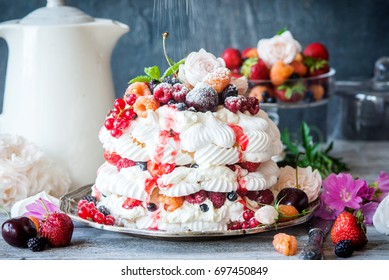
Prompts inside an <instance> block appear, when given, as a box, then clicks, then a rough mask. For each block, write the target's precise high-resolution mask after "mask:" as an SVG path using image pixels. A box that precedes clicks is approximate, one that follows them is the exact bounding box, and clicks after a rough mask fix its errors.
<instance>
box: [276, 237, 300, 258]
mask: <svg viewBox="0 0 389 280" xmlns="http://www.w3.org/2000/svg"><path fill="white" fill-rule="evenodd" d="M273 246H274V249H276V250H277V251H278V252H280V253H281V254H284V255H285V256H293V255H295V254H296V253H297V247H298V242H297V239H296V237H294V236H293V235H288V234H286V233H277V234H276V235H275V236H274V239H273Z"/></svg>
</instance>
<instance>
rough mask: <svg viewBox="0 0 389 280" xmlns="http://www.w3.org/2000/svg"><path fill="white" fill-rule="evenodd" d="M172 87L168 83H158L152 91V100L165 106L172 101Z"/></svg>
mask: <svg viewBox="0 0 389 280" xmlns="http://www.w3.org/2000/svg"><path fill="white" fill-rule="evenodd" d="M172 94H173V86H172V85H171V84H169V83H160V84H158V85H157V86H156V87H155V89H154V93H153V95H154V98H155V99H156V100H158V101H159V102H161V103H163V104H166V103H168V101H169V100H170V99H172Z"/></svg>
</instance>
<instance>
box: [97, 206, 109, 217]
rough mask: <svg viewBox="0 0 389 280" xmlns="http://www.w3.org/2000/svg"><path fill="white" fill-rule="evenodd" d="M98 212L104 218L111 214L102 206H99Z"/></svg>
mask: <svg viewBox="0 0 389 280" xmlns="http://www.w3.org/2000/svg"><path fill="white" fill-rule="evenodd" d="M98 210H99V211H100V212H101V213H103V214H104V216H107V215H109V214H111V212H110V211H109V210H108V208H107V207H105V206H104V205H101V206H99V208H98Z"/></svg>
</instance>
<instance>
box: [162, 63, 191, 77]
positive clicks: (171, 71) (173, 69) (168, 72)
mask: <svg viewBox="0 0 389 280" xmlns="http://www.w3.org/2000/svg"><path fill="white" fill-rule="evenodd" d="M184 63H185V58H183V59H181V60H180V61H178V62H177V63H175V64H173V65H172V66H170V67H169V68H168V69H166V71H165V73H163V76H162V77H161V79H164V78H166V77H168V76H171V75H173V74H175V73H177V71H178V68H179V67H180V65H181V64H184Z"/></svg>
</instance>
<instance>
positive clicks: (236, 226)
mask: <svg viewBox="0 0 389 280" xmlns="http://www.w3.org/2000/svg"><path fill="white" fill-rule="evenodd" d="M227 229H228V230H238V229H242V223H241V222H239V221H235V222H231V223H229V224H228V225H227Z"/></svg>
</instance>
